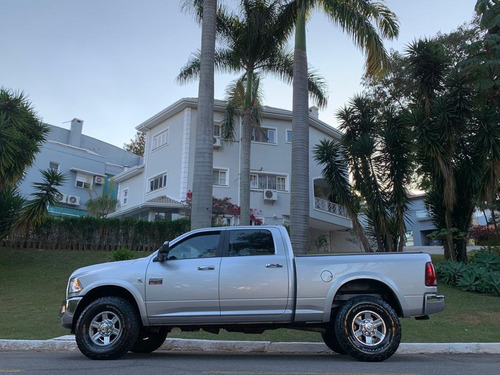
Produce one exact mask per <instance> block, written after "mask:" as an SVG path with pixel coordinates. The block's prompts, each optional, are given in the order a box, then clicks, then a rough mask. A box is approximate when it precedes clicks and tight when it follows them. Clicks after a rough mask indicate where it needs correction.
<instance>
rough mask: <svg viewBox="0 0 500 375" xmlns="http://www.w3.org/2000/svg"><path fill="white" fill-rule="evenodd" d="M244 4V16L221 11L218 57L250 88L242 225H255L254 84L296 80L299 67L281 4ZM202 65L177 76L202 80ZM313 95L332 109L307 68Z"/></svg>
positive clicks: (195, 63)
mask: <svg viewBox="0 0 500 375" xmlns="http://www.w3.org/2000/svg"><path fill="white" fill-rule="evenodd" d="M241 4H242V7H241V8H242V9H241V11H242V15H241V16H237V15H234V14H227V13H226V12H225V11H224V10H223V9H219V12H218V17H217V35H218V36H219V37H220V40H221V44H222V47H221V48H219V49H218V50H217V52H216V54H215V66H216V68H217V69H219V70H221V71H223V72H236V73H240V72H243V74H242V76H241V78H240V79H239V82H240V89H243V83H244V84H245V87H244V94H245V96H244V102H243V103H242V102H240V103H238V106H241V113H242V116H243V124H242V134H241V148H242V155H241V163H242V164H241V168H240V200H241V201H240V206H241V214H240V224H242V225H245V224H249V220H250V145H251V136H252V124H253V123H254V121H256V119H254V118H253V116H252V114H253V112H254V105H255V103H256V98H255V97H254V96H253V95H254V92H255V88H256V87H258V85H256V84H255V83H254V82H255V76H256V75H257V74H266V73H267V74H272V75H276V76H278V77H279V78H281V79H282V80H284V81H285V82H291V81H292V77H293V69H294V68H293V56H292V54H291V53H290V52H287V51H286V50H285V48H284V45H285V43H286V41H287V36H288V35H289V33H290V31H291V29H292V27H293V22H290V18H289V17H285V16H284V15H283V13H282V11H281V10H282V8H281V6H280V2H279V1H266V0H242V2H241ZM195 5H196V4H195ZM198 5H199V4H198ZM198 13H200V12H199V11H198ZM199 67H200V59H199V54H195V55H193V57H192V58H191V59H190V60H189V61H188V63H187V64H186V65H185V66H184V67H183V68H182V70H181V73H180V74H179V75H178V77H177V79H178V81H179V82H181V83H182V82H186V81H188V80H190V79H193V78H195V77H197V75H198V74H199ZM308 92H309V93H310V95H311V96H312V97H313V99H315V100H316V102H317V104H318V106H320V107H323V106H325V105H326V98H325V94H324V82H323V80H322V79H321V78H320V77H318V76H317V75H315V74H314V73H313V72H308V71H307V69H306V95H308ZM240 98H242V97H240Z"/></svg>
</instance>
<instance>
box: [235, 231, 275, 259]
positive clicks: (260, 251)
mask: <svg viewBox="0 0 500 375" xmlns="http://www.w3.org/2000/svg"><path fill="white" fill-rule="evenodd" d="M272 254H274V241H273V235H272V234H271V232H270V231H268V230H264V229H242V230H231V231H229V256H233V257H234V256H252V255H272Z"/></svg>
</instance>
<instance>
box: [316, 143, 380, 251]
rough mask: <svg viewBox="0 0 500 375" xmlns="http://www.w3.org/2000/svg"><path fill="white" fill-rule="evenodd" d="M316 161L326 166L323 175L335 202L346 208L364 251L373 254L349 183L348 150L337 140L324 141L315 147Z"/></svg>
mask: <svg viewBox="0 0 500 375" xmlns="http://www.w3.org/2000/svg"><path fill="white" fill-rule="evenodd" d="M314 159H315V160H316V161H317V162H318V163H319V164H321V165H323V166H324V167H323V171H322V175H323V177H324V178H325V180H326V181H327V183H328V186H329V187H330V190H331V192H332V193H333V194H334V195H335V201H336V202H337V203H339V204H340V205H342V206H343V207H344V208H345V210H346V212H347V216H349V219H351V221H352V228H353V231H354V234H355V235H356V236H357V237H358V238H359V240H360V242H361V246H363V249H364V251H365V252H371V251H372V246H371V245H370V241H369V240H368V238H367V237H366V233H365V230H364V229H363V226H362V225H361V223H360V221H359V218H358V213H359V205H358V202H357V197H356V194H355V192H354V189H352V187H351V184H350V181H349V166H348V164H347V159H348V155H347V153H346V149H345V148H344V147H343V146H342V145H341V143H340V142H339V141H337V140H326V139H324V140H322V141H320V143H319V144H317V145H316V146H315V147H314Z"/></svg>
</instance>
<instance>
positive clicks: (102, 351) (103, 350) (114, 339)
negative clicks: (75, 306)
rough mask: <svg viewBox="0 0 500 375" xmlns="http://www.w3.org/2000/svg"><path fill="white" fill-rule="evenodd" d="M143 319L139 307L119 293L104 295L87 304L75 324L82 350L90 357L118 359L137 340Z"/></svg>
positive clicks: (77, 340) (76, 334) (78, 343)
mask: <svg viewBox="0 0 500 375" xmlns="http://www.w3.org/2000/svg"><path fill="white" fill-rule="evenodd" d="M139 329H140V322H139V317H138V314H137V311H136V310H135V308H134V307H133V306H132V305H131V304H130V303H129V302H128V301H126V300H124V299H122V298H119V297H102V298H98V299H96V300H95V301H93V302H92V303H91V304H90V305H88V306H87V307H86V308H85V309H84V310H83V312H82V314H81V315H80V317H79V318H78V321H77V323H76V327H75V337H76V343H77V345H78V348H79V349H80V351H81V352H82V353H83V354H84V355H85V356H87V357H89V358H91V359H117V358H120V357H122V356H123V355H125V353H127V352H128V351H129V350H130V349H131V348H132V345H134V343H135V342H136V340H137V337H138V335H139Z"/></svg>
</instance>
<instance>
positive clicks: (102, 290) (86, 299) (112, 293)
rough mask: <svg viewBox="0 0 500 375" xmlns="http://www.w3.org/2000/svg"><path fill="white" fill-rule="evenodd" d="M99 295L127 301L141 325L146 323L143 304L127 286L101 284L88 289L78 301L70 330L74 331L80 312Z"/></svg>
mask: <svg viewBox="0 0 500 375" xmlns="http://www.w3.org/2000/svg"><path fill="white" fill-rule="evenodd" d="M101 297H120V298H123V299H124V300H126V301H127V302H129V303H130V304H131V305H132V306H133V308H134V309H135V310H136V311H137V314H138V316H140V318H141V324H142V325H147V321H145V319H146V318H145V317H146V314H145V311H144V307H143V306H144V304H141V303H139V302H138V301H137V299H136V296H134V295H133V294H132V292H130V290H128V289H127V288H125V287H124V286H121V285H101V286H96V287H94V288H92V289H91V290H89V291H88V292H87V293H86V294H85V295H84V296H83V298H82V300H81V301H80V303H79V304H78V307H77V309H76V311H75V314H74V316H73V322H72V327H71V331H72V332H74V330H75V326H76V322H77V321H78V318H79V317H80V315H81V313H82V312H83V310H85V308H86V307H87V306H88V305H90V304H91V303H92V302H93V301H95V300H96V299H98V298H101Z"/></svg>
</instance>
